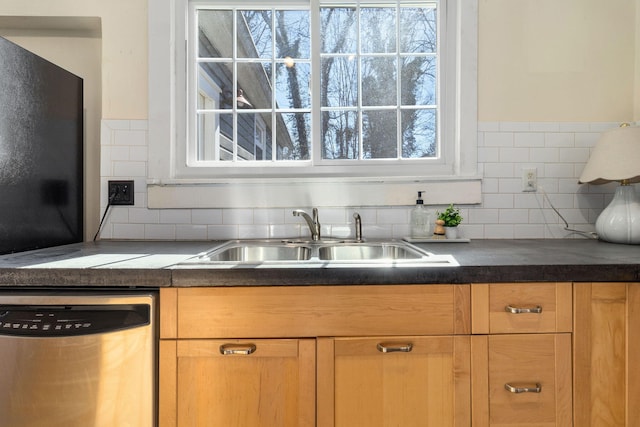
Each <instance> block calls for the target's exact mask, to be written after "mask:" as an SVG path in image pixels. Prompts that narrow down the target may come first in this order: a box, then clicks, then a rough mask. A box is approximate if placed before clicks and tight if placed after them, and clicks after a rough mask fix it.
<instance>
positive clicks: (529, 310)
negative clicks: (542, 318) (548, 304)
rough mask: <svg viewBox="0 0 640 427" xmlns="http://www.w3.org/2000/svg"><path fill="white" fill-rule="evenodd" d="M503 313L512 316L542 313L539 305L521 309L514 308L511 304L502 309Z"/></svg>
mask: <svg viewBox="0 0 640 427" xmlns="http://www.w3.org/2000/svg"><path fill="white" fill-rule="evenodd" d="M504 311H506V312H509V313H512V314H523V313H535V314H540V313H542V307H541V306H539V305H536V306H535V307H528V308H523V307H514V306H512V305H511V304H509V305H508V306H506V307H505V308H504Z"/></svg>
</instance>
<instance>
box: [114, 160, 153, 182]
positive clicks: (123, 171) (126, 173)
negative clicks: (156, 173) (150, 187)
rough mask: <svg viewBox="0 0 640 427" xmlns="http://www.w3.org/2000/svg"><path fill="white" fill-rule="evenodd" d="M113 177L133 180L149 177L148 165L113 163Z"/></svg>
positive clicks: (141, 163) (140, 163)
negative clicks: (138, 177)
mask: <svg viewBox="0 0 640 427" xmlns="http://www.w3.org/2000/svg"><path fill="white" fill-rule="evenodd" d="M113 175H114V177H125V178H133V177H136V176H141V177H142V176H143V177H146V176H147V163H146V162H125V161H117V160H116V161H114V162H113Z"/></svg>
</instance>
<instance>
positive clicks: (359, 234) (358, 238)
mask: <svg viewBox="0 0 640 427" xmlns="http://www.w3.org/2000/svg"><path fill="white" fill-rule="evenodd" d="M353 219H354V220H355V221H356V225H355V229H356V241H357V242H363V241H364V240H363V239H362V218H360V214H359V213H358V212H356V213H354V214H353Z"/></svg>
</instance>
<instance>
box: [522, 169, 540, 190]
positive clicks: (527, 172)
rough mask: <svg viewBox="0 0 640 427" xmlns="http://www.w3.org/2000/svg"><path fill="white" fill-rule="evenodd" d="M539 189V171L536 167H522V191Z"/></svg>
mask: <svg viewBox="0 0 640 427" xmlns="http://www.w3.org/2000/svg"><path fill="white" fill-rule="evenodd" d="M537 190H538V171H537V170H536V168H523V169H522V191H523V192H535V191H537Z"/></svg>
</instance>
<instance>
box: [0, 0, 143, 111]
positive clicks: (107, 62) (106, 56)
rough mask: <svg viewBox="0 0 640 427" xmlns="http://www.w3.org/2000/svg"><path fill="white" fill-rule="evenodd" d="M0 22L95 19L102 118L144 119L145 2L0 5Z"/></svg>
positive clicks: (16, 0)
mask: <svg viewBox="0 0 640 427" xmlns="http://www.w3.org/2000/svg"><path fill="white" fill-rule="evenodd" d="M0 16H39V17H50V16H53V17H60V16H63V17H64V16H69V17H76V16H84V17H98V18H100V20H101V22H102V118H104V119H146V118H147V1H146V0H108V1H106V0H55V1H51V0H29V1H24V0H2V2H0Z"/></svg>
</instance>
